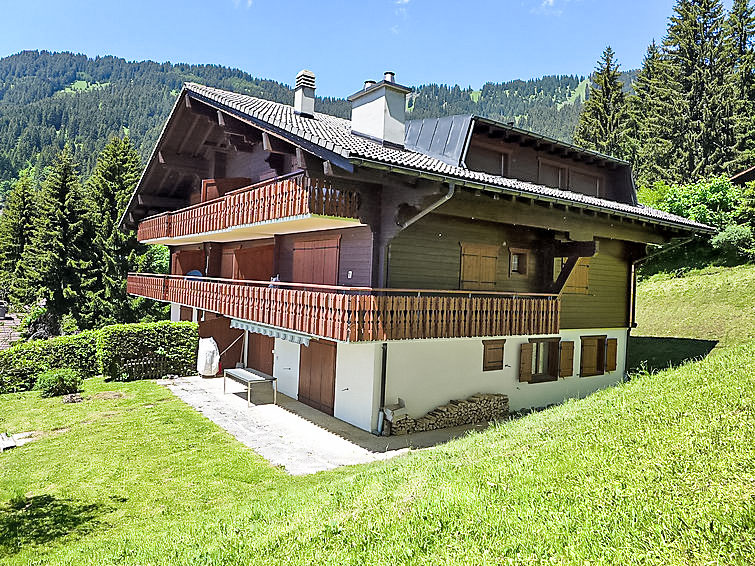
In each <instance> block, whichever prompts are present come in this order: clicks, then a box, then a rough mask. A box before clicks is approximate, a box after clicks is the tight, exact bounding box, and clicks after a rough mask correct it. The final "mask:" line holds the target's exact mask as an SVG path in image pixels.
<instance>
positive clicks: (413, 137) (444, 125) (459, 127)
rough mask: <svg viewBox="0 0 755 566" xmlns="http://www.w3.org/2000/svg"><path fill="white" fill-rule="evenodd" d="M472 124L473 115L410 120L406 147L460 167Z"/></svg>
mask: <svg viewBox="0 0 755 566" xmlns="http://www.w3.org/2000/svg"><path fill="white" fill-rule="evenodd" d="M471 124H472V116H471V115H467V116H465V115H456V116H447V117H445V118H425V119H424V120H409V121H408V122H407V123H406V139H405V141H404V147H405V148H406V149H409V150H412V151H418V152H420V153H424V154H425V155H429V156H431V157H434V158H436V159H439V160H440V161H442V162H444V163H447V164H449V165H453V166H456V167H458V166H459V165H461V159H462V157H463V155H464V148H465V147H466V144H467V139H468V137H469V130H470V126H471Z"/></svg>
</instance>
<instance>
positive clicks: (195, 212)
mask: <svg viewBox="0 0 755 566" xmlns="http://www.w3.org/2000/svg"><path fill="white" fill-rule="evenodd" d="M358 207H359V198H358V194H357V193H356V192H354V191H351V190H344V189H340V188H336V187H334V186H333V185H332V184H331V183H330V182H328V181H324V180H322V179H312V178H310V177H306V176H304V175H302V174H298V175H295V176H290V177H283V178H277V179H273V180H270V181H266V182H264V183H257V184H255V185H251V186H249V187H244V188H241V189H237V190H235V191H231V192H229V193H227V194H225V195H224V196H222V197H219V198H216V199H213V200H209V201H207V202H203V203H200V204H195V205H193V206H189V207H187V208H182V209H180V210H177V211H175V212H166V213H163V214H158V215H157V216H150V217H149V218H145V219H144V220H143V221H142V222H141V223H140V224H139V228H138V230H137V238H138V239H139V241H140V242H149V243H161V244H183V243H195V242H200V241H202V240H203V239H204V237H205V236H206V235H208V234H212V239H213V240H214V241H222V240H228V241H230V240H245V239H254V238H266V237H269V236H271V235H274V234H282V233H291V232H306V231H312V230H324V229H329V228H344V227H347V226H354V225H358V224H359V221H358V219H357V209H358Z"/></svg>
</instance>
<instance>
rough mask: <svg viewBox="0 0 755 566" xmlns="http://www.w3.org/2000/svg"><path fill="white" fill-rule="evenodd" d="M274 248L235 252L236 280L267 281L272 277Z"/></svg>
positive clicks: (267, 247)
mask: <svg viewBox="0 0 755 566" xmlns="http://www.w3.org/2000/svg"><path fill="white" fill-rule="evenodd" d="M274 251H275V246H274V245H270V246H256V247H253V248H239V249H237V250H236V273H235V274H234V277H235V278H236V279H247V280H250V281H267V280H268V279H270V278H271V277H272V276H273V258H274Z"/></svg>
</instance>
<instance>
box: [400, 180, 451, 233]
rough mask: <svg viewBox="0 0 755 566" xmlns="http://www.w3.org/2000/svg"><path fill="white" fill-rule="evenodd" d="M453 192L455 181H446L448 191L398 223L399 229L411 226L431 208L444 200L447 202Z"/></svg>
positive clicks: (428, 212) (443, 202) (433, 208)
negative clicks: (404, 220) (401, 222)
mask: <svg viewBox="0 0 755 566" xmlns="http://www.w3.org/2000/svg"><path fill="white" fill-rule="evenodd" d="M454 192H456V184H455V183H448V192H447V193H446V194H445V195H443V196H442V197H441V198H440V200H437V201H435V202H434V203H432V204H431V205H430V206H428V207H427V208H423V209H422V210H420V211H419V212H418V213H417V214H415V215H414V216H412V217H411V218H410V219H409V220H407V221H406V222H404V223H403V224H401V225H400V226H401V229H402V230H405V229H407V228H408V227H409V226H411V225H412V224H414V223H415V222H416V221H417V220H419V219H421V218H424V217H425V216H427V215H428V214H430V213H431V212H432V211H433V210H435V209H436V208H438V207H439V206H441V205H442V204H445V203H446V202H448V201H449V200H451V197H453V196H454Z"/></svg>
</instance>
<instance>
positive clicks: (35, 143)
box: [0, 51, 587, 192]
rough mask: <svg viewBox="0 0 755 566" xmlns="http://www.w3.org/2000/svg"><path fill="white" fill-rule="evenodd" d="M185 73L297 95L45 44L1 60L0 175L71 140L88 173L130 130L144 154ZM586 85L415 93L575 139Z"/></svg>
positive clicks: (437, 112) (544, 83)
mask: <svg viewBox="0 0 755 566" xmlns="http://www.w3.org/2000/svg"><path fill="white" fill-rule="evenodd" d="M186 81H194V82H199V83H202V84H206V85H208V86H214V87H218V88H223V89H227V90H232V91H236V92H241V93H245V94H250V95H252V96H257V97H261V98H266V99H269V100H274V101H277V102H284V103H289V104H290V103H291V102H292V100H293V93H292V91H291V89H290V88H289V87H288V86H287V85H284V84H281V83H278V82H275V81H270V80H265V79H259V78H255V77H253V76H252V75H250V74H248V73H245V72H243V71H240V70H238V69H230V68H227V67H222V66H218V65H186V64H171V63H155V62H153V61H139V62H128V61H126V60H124V59H120V58H117V57H110V56H107V57H96V58H94V59H92V58H88V57H86V56H84V55H76V54H73V53H50V52H47V51H24V52H21V53H18V54H16V55H12V56H10V57H5V58H3V59H0V183H2V182H5V183H6V188H7V182H8V181H9V180H11V179H13V178H15V177H16V176H17V174H18V171H19V170H20V169H21V168H23V167H24V166H25V165H26V163H27V162H32V164H37V165H39V166H40V167H44V166H45V165H46V164H48V163H49V162H50V160H51V158H52V156H53V155H54V154H55V153H56V152H58V151H59V150H60V149H62V147H63V146H64V145H65V144H66V143H67V142H69V143H72V144H73V145H74V149H75V155H76V158H77V159H78V161H79V163H80V164H81V166H82V170H83V172H84V173H87V172H89V171H90V170H91V169H92V167H93V165H94V162H95V160H96V156H97V154H98V153H99V151H100V150H101V149H102V147H103V146H104V145H105V143H107V141H108V139H109V138H110V137H112V136H115V135H122V134H123V133H124V132H126V133H128V134H129V136H130V137H131V138H132V141H133V142H134V143H135V145H136V146H137V148H138V150H139V153H140V154H141V156H142V158H143V159H146V157H147V156H148V155H149V152H150V151H151V149H152V147H153V145H154V143H155V141H156V139H157V136H158V135H159V132H160V129H161V127H162V124H163V122H164V121H165V119H166V117H167V115H168V113H169V112H170V109H171V107H172V104H173V102H174V100H175V96H176V94H177V93H178V92H179V90H180V88H181V85H182V84H183V83H184V82H186ZM586 86H587V81H586V80H585V79H584V78H583V77H577V76H573V75H561V76H548V77H543V78H540V79H533V80H528V81H520V80H516V81H508V82H504V83H492V82H490V83H486V84H485V85H483V87H482V88H481V89H480V90H477V91H473V90H472V89H471V88H466V89H462V88H460V87H459V86H454V87H449V86H447V85H423V86H420V87H418V88H417V89H416V90H415V92H414V93H413V94H412V95H411V97H410V99H409V103H408V106H409V108H408V110H409V117H410V118H422V117H428V116H444V115H451V114H480V115H483V116H487V117H490V118H493V119H497V120H503V121H513V122H516V123H517V124H518V125H519V126H521V127H524V128H528V129H532V130H534V131H538V132H540V133H543V134H546V135H550V136H552V137H556V138H560V139H564V140H566V141H570V140H571V135H572V132H573V131H574V126H575V125H576V123H577V119H578V117H579V112H580V109H581V105H582V101H583V99H584V93H585V88H586ZM316 108H317V110H318V111H321V112H326V113H329V114H334V115H336V116H341V117H348V116H349V114H350V111H351V108H350V104H349V103H348V102H347V101H346V100H345V99H333V98H324V99H322V98H321V99H318V100H317V104H316ZM0 192H2V188H0Z"/></svg>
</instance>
